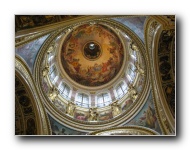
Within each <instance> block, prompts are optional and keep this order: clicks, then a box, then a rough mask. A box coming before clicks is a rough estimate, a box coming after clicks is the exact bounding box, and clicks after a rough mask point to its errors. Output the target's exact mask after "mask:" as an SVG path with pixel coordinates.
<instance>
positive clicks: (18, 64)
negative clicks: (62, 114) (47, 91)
mask: <svg viewBox="0 0 190 150" xmlns="http://www.w3.org/2000/svg"><path fill="white" fill-rule="evenodd" d="M15 71H16V74H19V75H20V76H21V77H22V78H23V80H24V82H25V84H26V85H27V86H28V87H29V89H28V91H30V92H31V96H32V97H33V99H32V100H33V102H34V103H35V105H36V110H35V115H36V117H37V118H38V122H37V125H38V127H39V131H38V134H40V135H49V134H50V133H51V129H50V124H49V121H48V119H47V114H46V112H45V110H44V106H43V103H42V101H41V99H40V98H39V95H38V92H37V90H36V87H35V84H34V81H33V79H32V75H31V74H30V71H29V69H28V68H27V65H26V64H25V63H24V62H23V61H22V60H21V59H20V58H19V57H17V56H16V58H15Z"/></svg>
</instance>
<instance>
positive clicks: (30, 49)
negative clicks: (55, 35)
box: [15, 34, 49, 72]
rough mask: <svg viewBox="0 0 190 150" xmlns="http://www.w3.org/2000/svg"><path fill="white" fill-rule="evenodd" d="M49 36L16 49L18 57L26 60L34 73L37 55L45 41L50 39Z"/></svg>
mask: <svg viewBox="0 0 190 150" xmlns="http://www.w3.org/2000/svg"><path fill="white" fill-rule="evenodd" d="M48 36H49V34H48V35H45V36H43V37H41V38H39V39H37V40H34V41H32V42H30V43H27V44H24V45H21V46H19V47H16V48H15V53H16V55H18V56H20V57H21V58H23V59H24V60H25V62H26V63H27V65H28V67H29V69H30V71H31V72H32V71H33V67H34V62H35V59H36V56H37V53H38V51H39V50H40V48H41V46H42V44H43V43H44V41H45V40H46V39H47V38H48Z"/></svg>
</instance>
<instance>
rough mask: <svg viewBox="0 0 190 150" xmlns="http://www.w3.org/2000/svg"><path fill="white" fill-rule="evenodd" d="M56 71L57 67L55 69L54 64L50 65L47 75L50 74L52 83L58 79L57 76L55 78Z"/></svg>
mask: <svg viewBox="0 0 190 150" xmlns="http://www.w3.org/2000/svg"><path fill="white" fill-rule="evenodd" d="M57 73H58V72H57V69H56V67H55V65H53V66H52V67H50V71H49V76H50V80H51V81H52V83H53V84H54V83H55V82H56V80H57V79H58V78H56V76H57Z"/></svg>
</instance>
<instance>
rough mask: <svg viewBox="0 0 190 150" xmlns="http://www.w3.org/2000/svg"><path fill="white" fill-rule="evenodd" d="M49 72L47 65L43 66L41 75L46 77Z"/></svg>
mask: <svg viewBox="0 0 190 150" xmlns="http://www.w3.org/2000/svg"><path fill="white" fill-rule="evenodd" d="M48 73H49V66H45V68H44V69H43V70H42V75H43V77H46V76H47V75H48Z"/></svg>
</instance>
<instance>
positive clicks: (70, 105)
mask: <svg viewBox="0 0 190 150" xmlns="http://www.w3.org/2000/svg"><path fill="white" fill-rule="evenodd" d="M74 111H75V104H74V103H73V102H69V103H68V105H67V111H66V113H67V114H68V115H70V116H74Z"/></svg>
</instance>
